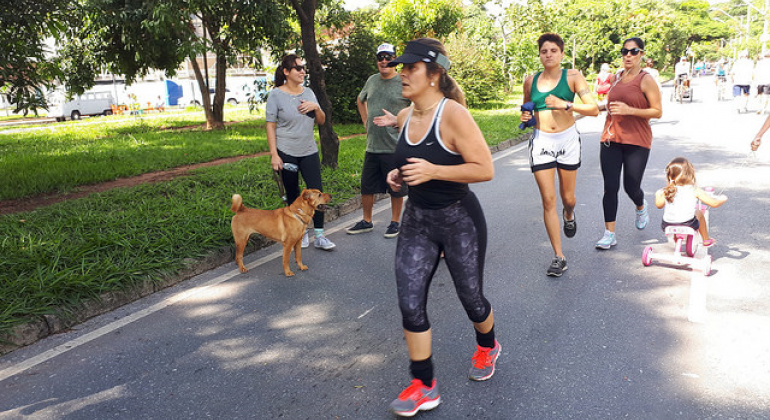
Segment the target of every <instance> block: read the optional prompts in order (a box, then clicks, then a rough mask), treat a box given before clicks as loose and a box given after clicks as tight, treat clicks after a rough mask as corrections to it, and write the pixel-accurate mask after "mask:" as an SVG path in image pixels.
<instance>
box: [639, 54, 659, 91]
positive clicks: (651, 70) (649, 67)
mask: <svg viewBox="0 0 770 420" xmlns="http://www.w3.org/2000/svg"><path fill="white" fill-rule="evenodd" d="M642 70H644V71H645V72H647V74H649V75H650V76H652V78H653V79H654V80H655V84H657V85H658V89H660V72H659V71H657V70H656V69H655V61H654V60H653V59H652V58H649V57H648V58H647V61H645V66H644V68H643V69H642Z"/></svg>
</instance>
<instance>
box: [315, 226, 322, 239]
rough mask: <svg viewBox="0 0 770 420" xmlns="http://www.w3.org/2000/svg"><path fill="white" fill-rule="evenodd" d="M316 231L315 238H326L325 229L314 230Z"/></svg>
mask: <svg viewBox="0 0 770 420" xmlns="http://www.w3.org/2000/svg"><path fill="white" fill-rule="evenodd" d="M314 231H315V237H316V238H317V237H319V236H324V230H323V228H321V229H314Z"/></svg>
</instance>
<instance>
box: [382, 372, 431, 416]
mask: <svg viewBox="0 0 770 420" xmlns="http://www.w3.org/2000/svg"><path fill="white" fill-rule="evenodd" d="M432 385H433V386H431V387H430V388H428V387H427V386H425V385H424V384H423V383H422V381H421V380H419V379H412V384H411V385H409V386H408V387H406V389H405V390H403V391H401V393H400V394H398V398H396V399H395V400H393V402H392V403H390V410H391V411H393V412H394V413H396V414H398V415H399V416H403V417H412V416H414V415H415V414H417V412H418V411H420V410H423V411H427V410H432V409H434V408H436V407H438V405H439V404H440V403H441V396H440V395H439V394H438V385H436V380H435V379H434V380H433V383H432Z"/></svg>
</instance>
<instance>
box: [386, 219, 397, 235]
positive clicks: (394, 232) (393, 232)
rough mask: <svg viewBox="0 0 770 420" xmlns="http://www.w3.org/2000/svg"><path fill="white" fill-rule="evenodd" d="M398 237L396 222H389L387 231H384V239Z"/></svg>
mask: <svg viewBox="0 0 770 420" xmlns="http://www.w3.org/2000/svg"><path fill="white" fill-rule="evenodd" d="M396 236H398V222H390V225H388V230H386V231H385V237H386V238H395V237H396Z"/></svg>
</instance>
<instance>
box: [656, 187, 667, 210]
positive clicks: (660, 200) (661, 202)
mask: <svg viewBox="0 0 770 420" xmlns="http://www.w3.org/2000/svg"><path fill="white" fill-rule="evenodd" d="M665 205H666V195H665V193H664V192H663V188H661V189H659V190H658V191H655V207H657V208H659V209H662V208H663V206H665Z"/></svg>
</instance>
